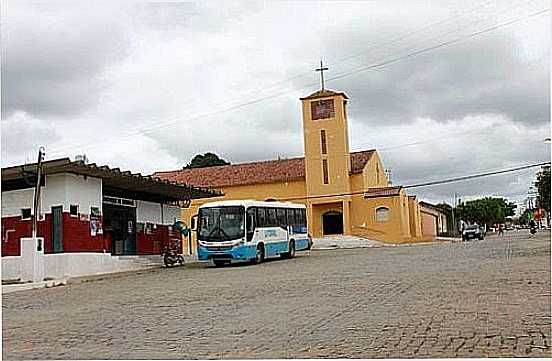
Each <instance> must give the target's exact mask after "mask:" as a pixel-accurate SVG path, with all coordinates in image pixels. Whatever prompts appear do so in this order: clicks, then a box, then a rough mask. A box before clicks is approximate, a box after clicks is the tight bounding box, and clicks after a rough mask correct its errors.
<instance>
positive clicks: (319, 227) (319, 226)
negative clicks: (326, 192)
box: [308, 202, 345, 237]
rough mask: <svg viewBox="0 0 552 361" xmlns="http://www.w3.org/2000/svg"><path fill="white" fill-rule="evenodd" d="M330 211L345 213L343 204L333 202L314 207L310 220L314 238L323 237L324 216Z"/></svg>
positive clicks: (311, 232) (310, 228)
mask: <svg viewBox="0 0 552 361" xmlns="http://www.w3.org/2000/svg"><path fill="white" fill-rule="evenodd" d="M328 211H336V212H341V213H343V202H332V203H324V204H313V205H312V216H311V217H310V218H309V219H308V222H309V231H310V234H311V235H312V236H313V237H322V235H323V223H322V216H323V215H324V213H326V212H328ZM344 228H345V227H344Z"/></svg>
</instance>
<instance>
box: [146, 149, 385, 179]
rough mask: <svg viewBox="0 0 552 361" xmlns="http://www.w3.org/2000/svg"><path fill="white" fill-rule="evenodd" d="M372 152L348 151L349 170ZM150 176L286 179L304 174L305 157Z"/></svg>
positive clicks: (358, 168) (360, 165) (360, 167)
mask: <svg viewBox="0 0 552 361" xmlns="http://www.w3.org/2000/svg"><path fill="white" fill-rule="evenodd" d="M374 152H375V150H374V149H372V150H365V151H360V152H353V153H351V173H353V174H356V173H362V170H363V169H364V166H365V165H366V163H367V162H368V160H369V159H370V157H371V156H372V154H373V153H374ZM153 177H155V178H160V179H163V180H169V181H174V182H179V183H186V184H189V185H193V186H196V187H228V186H239V185H248V184H261V183H275V182H286V181H292V180H300V179H304V178H305V158H304V157H300V158H289V159H280V160H266V161H260V162H251V163H240V164H230V165H221V166H215V167H206V168H191V169H186V168H184V169H179V170H174V171H166V172H156V173H154V174H153Z"/></svg>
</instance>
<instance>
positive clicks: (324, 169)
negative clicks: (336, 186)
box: [322, 159, 329, 184]
mask: <svg viewBox="0 0 552 361" xmlns="http://www.w3.org/2000/svg"><path fill="white" fill-rule="evenodd" d="M322 176H323V177H324V178H323V179H324V184H328V183H329V181H328V160H327V159H322Z"/></svg>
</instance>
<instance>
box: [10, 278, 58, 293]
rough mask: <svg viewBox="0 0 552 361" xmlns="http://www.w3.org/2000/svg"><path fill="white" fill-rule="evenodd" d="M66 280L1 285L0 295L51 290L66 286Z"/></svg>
mask: <svg viewBox="0 0 552 361" xmlns="http://www.w3.org/2000/svg"><path fill="white" fill-rule="evenodd" d="M66 285H67V279H59V280H51V281H42V282H34V283H31V282H27V283H15V284H11V285H2V294H6V293H12V292H17V291H25V290H32V289H35V288H51V287H59V286H66Z"/></svg>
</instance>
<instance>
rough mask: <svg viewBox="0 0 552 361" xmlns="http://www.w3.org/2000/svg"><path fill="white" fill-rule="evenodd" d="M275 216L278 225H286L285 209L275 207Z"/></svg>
mask: <svg viewBox="0 0 552 361" xmlns="http://www.w3.org/2000/svg"><path fill="white" fill-rule="evenodd" d="M276 216H277V217H278V227H284V228H286V227H287V224H286V222H287V219H286V210H285V209H283V208H278V209H276Z"/></svg>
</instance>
